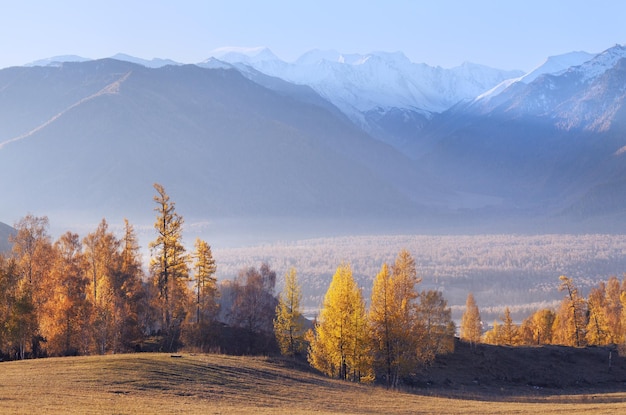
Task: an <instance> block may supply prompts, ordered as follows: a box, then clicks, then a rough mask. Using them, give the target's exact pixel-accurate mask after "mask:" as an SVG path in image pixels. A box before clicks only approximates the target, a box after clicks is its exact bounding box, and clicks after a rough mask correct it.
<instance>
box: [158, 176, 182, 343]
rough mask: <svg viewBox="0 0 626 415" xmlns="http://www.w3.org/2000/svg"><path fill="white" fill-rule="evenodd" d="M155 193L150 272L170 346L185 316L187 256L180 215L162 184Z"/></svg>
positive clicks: (177, 335)
mask: <svg viewBox="0 0 626 415" xmlns="http://www.w3.org/2000/svg"><path fill="white" fill-rule="evenodd" d="M154 188H155V190H156V191H157V195H156V196H154V201H155V202H156V204H157V207H156V208H155V209H154V210H155V211H156V212H157V219H156V222H155V223H154V228H155V230H156V232H157V238H156V239H155V240H154V241H152V242H151V243H150V248H151V250H152V259H151V261H150V272H151V276H152V280H153V282H154V284H155V286H156V287H157V290H158V293H159V308H160V309H161V314H162V321H161V327H162V329H163V332H164V333H165V334H166V342H167V343H166V345H165V346H166V348H168V349H170V350H171V349H173V348H174V347H175V345H176V343H177V342H178V338H179V335H180V327H181V324H182V322H183V321H184V319H185V315H186V311H185V310H186V309H187V308H188V307H187V303H188V300H189V293H188V289H187V285H186V283H187V281H188V280H189V269H188V266H187V262H188V257H187V254H186V251H185V247H184V246H183V243H182V228H183V218H182V216H180V215H179V214H178V213H176V210H175V204H174V202H171V201H170V197H169V196H168V195H167V193H166V192H165V189H164V188H163V186H161V185H160V184H158V183H155V184H154Z"/></svg>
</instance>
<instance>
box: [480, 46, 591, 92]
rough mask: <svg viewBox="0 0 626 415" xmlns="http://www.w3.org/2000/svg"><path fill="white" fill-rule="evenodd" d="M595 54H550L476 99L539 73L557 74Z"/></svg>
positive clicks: (532, 79)
mask: <svg viewBox="0 0 626 415" xmlns="http://www.w3.org/2000/svg"><path fill="white" fill-rule="evenodd" d="M594 56H595V55H594V54H592V53H587V52H570V53H565V54H563V55H557V56H550V57H548V58H547V59H546V60H545V62H544V63H542V64H541V65H539V66H538V67H536V68H535V69H533V70H532V71H530V72H528V73H526V74H524V75H522V76H520V77H518V78H511V79H507V80H505V81H503V82H501V83H499V84H498V85H496V86H495V87H493V88H492V89H490V90H489V91H487V92H485V93H484V94H481V95H479V96H478V97H476V101H480V100H486V99H490V98H491V97H494V96H496V95H498V94H499V93H501V92H502V91H504V90H505V89H506V88H508V87H509V86H511V85H512V84H514V83H516V82H522V83H524V84H529V83H530V82H532V81H534V80H535V79H537V78H538V77H540V76H541V75H545V74H550V75H558V74H561V73H563V72H565V71H566V70H568V69H569V68H571V67H573V66H578V65H582V64H583V63H585V62H587V61H588V60H590V59H592V58H593V57H594Z"/></svg>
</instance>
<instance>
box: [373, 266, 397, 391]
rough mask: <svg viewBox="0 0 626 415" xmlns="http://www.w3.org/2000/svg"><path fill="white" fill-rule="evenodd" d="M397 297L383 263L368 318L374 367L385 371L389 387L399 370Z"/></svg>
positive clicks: (375, 284) (387, 268) (386, 267)
mask: <svg viewBox="0 0 626 415" xmlns="http://www.w3.org/2000/svg"><path fill="white" fill-rule="evenodd" d="M395 299H396V297H395V295H394V291H393V281H392V279H391V273H390V272H389V267H388V266H387V264H383V265H382V267H381V269H380V272H379V273H378V274H377V275H376V278H375V279H374V285H373V287H372V299H371V302H370V310H369V316H368V320H369V323H370V336H371V338H372V347H371V350H372V354H373V364H374V369H375V370H376V371H377V372H378V371H382V372H383V373H384V376H385V382H386V384H387V388H389V387H391V382H392V376H394V375H395V373H396V372H397V370H396V363H397V361H396V353H395V346H396V340H395V336H394V333H395V332H396V331H397V327H395V324H397V322H396V321H395V318H394V317H395V308H396V306H397V304H396V302H395Z"/></svg>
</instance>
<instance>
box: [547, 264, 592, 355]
mask: <svg viewBox="0 0 626 415" xmlns="http://www.w3.org/2000/svg"><path fill="white" fill-rule="evenodd" d="M559 280H560V281H561V284H560V285H559V291H565V292H566V296H565V298H563V300H562V302H561V305H560V307H559V309H558V311H557V314H556V318H555V320H554V328H553V338H554V341H555V343H557V344H563V345H565V346H576V347H580V346H584V345H585V332H586V327H587V318H586V315H587V303H586V301H585V299H584V298H583V297H582V296H581V295H580V294H579V293H578V288H576V285H575V284H574V281H572V279H571V278H568V277H566V276H564V275H561V276H560V277H559Z"/></svg>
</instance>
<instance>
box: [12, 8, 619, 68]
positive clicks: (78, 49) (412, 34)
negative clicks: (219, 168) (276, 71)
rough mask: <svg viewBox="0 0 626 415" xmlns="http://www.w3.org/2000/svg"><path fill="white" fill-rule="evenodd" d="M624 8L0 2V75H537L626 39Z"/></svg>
mask: <svg viewBox="0 0 626 415" xmlns="http://www.w3.org/2000/svg"><path fill="white" fill-rule="evenodd" d="M625 17H626V1H622V0H612V1H608V0H594V1H591V0H523V1H519V0H518V1H509V0H471V1H469V0H427V1H422V0H412V1H411V0H367V1H365V0H247V1H246V0H203V1H202V0H195V1H193V0H176V1H174V0H170V1H165V0H150V1H133V0H90V1H84V0H55V1H48V0H20V1H15V0H0V39H2V41H1V42H0V68H4V67H8V66H20V65H24V64H26V63H29V62H33V61H36V60H39V59H44V58H49V57H52V56H59V55H79V56H83V57H86V58H92V59H97V58H105V57H110V56H113V55H115V54H117V53H126V54H129V55H132V56H136V57H139V58H144V59H151V58H155V57H157V58H169V59H173V60H175V61H178V62H181V63H198V62H201V61H203V60H205V59H206V58H208V57H209V56H210V55H211V53H210V52H211V51H212V50H214V49H217V48H220V47H233V46H237V47H258V46H266V47H268V48H270V49H271V50H272V51H273V52H274V53H275V54H276V55H277V56H278V57H280V58H281V59H283V60H286V61H294V60H295V59H297V58H298V57H299V56H300V55H302V54H303V53H305V52H307V51H309V50H311V49H322V50H330V49H334V50H337V51H339V52H343V53H368V52H372V51H387V52H396V51H401V52H403V53H404V54H405V55H406V56H407V57H408V58H409V59H410V60H411V61H413V62H417V63H427V64H429V65H433V66H442V67H444V68H450V67H454V66H457V65H460V64H462V63H463V62H473V63H478V64H483V65H487V66H491V67H495V68H499V69H521V70H524V71H530V70H532V69H533V68H535V67H536V66H538V65H540V64H541V63H542V62H543V61H544V60H545V59H546V58H547V57H548V56H553V55H559V54H562V53H567V52H571V51H586V52H591V53H598V52H601V51H603V50H605V49H608V48H609V47H611V46H614V45H615V44H618V43H619V44H624V43H626V24H624V18H625Z"/></svg>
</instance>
